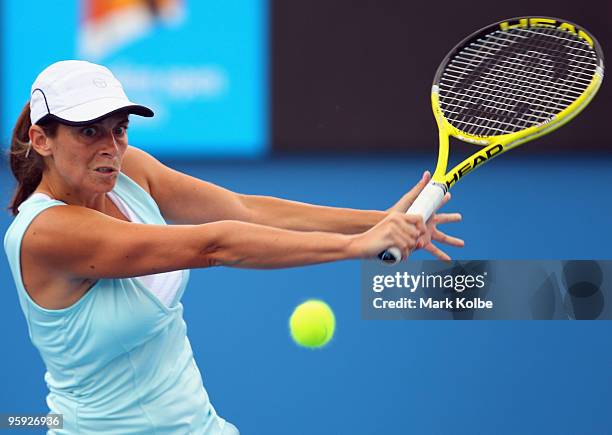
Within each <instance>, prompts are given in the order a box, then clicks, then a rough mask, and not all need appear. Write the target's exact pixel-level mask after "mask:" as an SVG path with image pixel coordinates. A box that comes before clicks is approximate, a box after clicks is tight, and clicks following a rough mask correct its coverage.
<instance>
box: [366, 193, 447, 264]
mask: <svg viewBox="0 0 612 435" xmlns="http://www.w3.org/2000/svg"><path fill="white" fill-rule="evenodd" d="M446 191H447V189H446V186H445V185H444V184H441V183H436V182H434V181H430V182H429V184H428V185H427V186H425V188H424V189H423V190H422V191H421V193H420V194H419V196H418V197H417V199H415V200H414V202H413V203H412V205H411V206H410V208H409V209H408V211H407V212H406V214H416V215H419V216H421V217H422V218H423V222H427V220H429V218H430V217H431V215H432V214H433V213H434V211H435V210H436V209H437V208H438V207H439V206H440V203H441V202H442V199H444V195H446ZM378 259H379V260H380V261H382V262H383V263H386V264H391V265H392V264H397V263H399V262H400V260H401V259H402V253H401V251H400V250H399V248H396V247H395V246H393V247H391V248H389V249H387V250H386V251H383V252H381V253H380V254H378Z"/></svg>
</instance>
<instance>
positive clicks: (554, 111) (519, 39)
mask: <svg viewBox="0 0 612 435" xmlns="http://www.w3.org/2000/svg"><path fill="white" fill-rule="evenodd" d="M603 72H604V66H603V54H602V50H601V47H600V45H599V43H598V42H597V40H596V39H595V38H594V37H593V35H591V34H590V33H588V32H587V31H586V30H584V29H583V28H581V27H580V26H578V25H576V24H574V23H571V22H568V21H565V20H561V19H558V18H549V17H519V18H513V19H509V20H505V21H501V22H498V23H495V24H492V25H490V26H487V27H485V28H483V29H481V30H479V31H478V32H476V33H474V34H472V35H470V36H468V37H467V38H465V39H464V40H463V41H461V42H460V43H459V44H458V45H457V46H456V47H455V48H453V49H452V50H451V52H450V53H449V54H448V55H447V56H446V58H444V60H443V61H442V63H441V64H440V66H439V67H438V70H437V72H436V76H435V78H434V81H433V86H432V89H431V106H432V109H433V113H434V116H435V118H436V123H437V125H438V131H439V151H438V163H437V165H436V169H435V171H434V174H433V176H432V179H431V182H430V183H429V184H428V185H427V186H426V187H425V188H424V189H423V191H422V192H421V194H420V195H419V196H418V197H417V199H416V200H415V201H414V203H413V204H412V205H411V206H410V208H409V209H408V211H407V212H406V213H408V214H418V215H421V216H422V217H423V220H424V221H427V220H428V219H429V217H430V216H431V215H432V213H433V212H434V211H435V210H436V209H437V208H438V206H439V205H440V203H441V201H442V199H443V197H444V195H445V194H446V192H447V191H448V190H449V189H450V188H451V187H453V186H454V185H455V184H457V182H458V181H460V180H461V179H462V177H464V176H465V175H466V174H468V173H469V172H471V171H473V170H474V169H476V168H478V167H480V166H482V165H483V164H484V163H486V162H488V161H489V160H491V159H492V158H494V157H497V156H499V155H501V154H503V153H505V152H506V151H508V150H511V149H512V148H514V147H516V146H518V145H520V144H523V143H525V142H527V141H530V140H532V139H535V138H537V137H540V136H542V135H545V134H547V133H549V132H551V131H553V130H555V129H557V128H559V127H560V126H562V125H563V124H565V123H566V122H568V121H569V120H570V119H572V118H573V117H574V116H576V115H577V114H578V113H580V112H581V111H582V109H584V108H585V107H586V106H587V104H589V102H590V101H591V99H592V98H593V97H594V96H595V94H596V92H597V90H598V89H599V87H600V85H601V82H602V80H603ZM450 136H454V137H456V138H457V139H460V140H462V141H465V142H469V143H473V144H475V145H479V146H480V147H479V149H478V151H476V152H475V153H474V154H472V155H471V156H470V157H468V158H467V159H465V160H463V161H462V162H461V163H459V164H458V165H456V166H455V167H453V168H452V169H451V170H447V165H448V156H449V138H450ZM378 258H379V259H381V260H382V261H384V262H385V263H391V264H395V263H397V262H398V261H400V259H401V252H400V250H399V249H398V248H397V247H392V248H389V249H387V250H386V251H384V252H382V253H380V254H379V255H378Z"/></svg>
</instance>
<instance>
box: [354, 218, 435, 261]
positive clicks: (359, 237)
mask: <svg viewBox="0 0 612 435" xmlns="http://www.w3.org/2000/svg"><path fill="white" fill-rule="evenodd" d="M426 232H427V228H426V227H425V224H424V222H423V218H422V217H421V216H418V215H412V214H405V213H400V212H397V211H394V212H391V213H389V215H388V216H387V217H386V218H385V219H383V220H382V221H380V222H379V223H378V224H376V225H375V226H373V227H372V228H370V229H369V230H368V231H366V232H365V233H361V234H356V235H354V236H351V237H352V240H351V249H352V252H353V256H354V257H359V258H374V257H376V256H377V255H378V254H380V253H381V252H383V251H385V250H386V249H388V248H391V247H392V246H396V247H397V248H399V250H400V251H401V253H402V259H405V258H406V257H407V256H408V255H409V254H410V252H412V251H414V250H415V249H418V248H421V247H422V246H417V244H418V243H419V237H421V236H422V235H424V234H425V233H426ZM421 243H422V242H421Z"/></svg>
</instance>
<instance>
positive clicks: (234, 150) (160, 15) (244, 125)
mask: <svg viewBox="0 0 612 435" xmlns="http://www.w3.org/2000/svg"><path fill="white" fill-rule="evenodd" d="M2 7H3V8H4V10H3V14H2V17H3V21H2V32H3V35H2V39H3V42H4V46H3V50H2V52H3V53H2V54H3V59H2V63H3V71H2V104H3V107H4V116H3V118H2V134H3V139H4V140H6V138H7V137H8V135H9V134H10V131H11V129H12V127H13V124H14V122H15V120H16V118H17V115H18V114H19V112H20V110H21V109H22V107H23V105H24V104H25V102H26V101H27V100H28V98H29V91H30V86H31V84H32V82H33V80H34V79H35V77H36V75H37V74H38V73H39V72H40V71H41V70H42V69H43V68H45V67H46V66H47V65H49V64H51V63H53V62H55V61H58V60H62V59H84V60H90V61H93V62H96V63H101V64H103V65H105V66H107V67H108V68H110V69H111V70H112V71H113V72H114V73H115V75H116V76H117V78H118V79H119V80H120V81H121V82H122V83H123V85H124V88H125V90H126V93H127V94H128V96H129V97H130V98H131V99H133V100H134V101H136V102H138V103H142V104H145V105H148V106H150V107H151V108H152V109H153V110H154V111H155V117H154V118H153V119H139V117H136V116H134V117H132V120H131V128H130V143H132V144H134V145H137V146H139V147H141V148H143V149H146V150H148V151H150V152H152V153H154V154H155V155H156V156H172V157H175V156H176V157H192V156H212V155H216V156H224V157H227V156H229V157H232V156H259V155H262V154H265V152H266V149H267V144H268V142H269V140H268V131H267V130H268V128H267V125H268V115H267V114H268V107H267V98H268V91H267V71H266V70H267V64H268V59H267V44H268V41H267V28H268V23H267V17H268V8H267V2H266V0H250V1H248V2H241V1H235V0H232V1H222V2H212V1H188V0H79V1H67V0H62V1H53V2H24V1H21V0H3V2H2Z"/></svg>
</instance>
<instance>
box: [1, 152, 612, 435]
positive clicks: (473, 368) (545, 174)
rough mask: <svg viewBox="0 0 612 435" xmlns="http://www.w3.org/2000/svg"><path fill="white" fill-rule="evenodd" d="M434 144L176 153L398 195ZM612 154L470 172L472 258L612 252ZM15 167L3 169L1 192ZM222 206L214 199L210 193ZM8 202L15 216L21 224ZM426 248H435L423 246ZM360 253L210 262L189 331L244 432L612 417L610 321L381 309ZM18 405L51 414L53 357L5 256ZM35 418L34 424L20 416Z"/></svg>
mask: <svg viewBox="0 0 612 435" xmlns="http://www.w3.org/2000/svg"><path fill="white" fill-rule="evenodd" d="M432 159H433V156H421V157H411V156H386V157H375V156H369V157H366V156H363V157H351V158H349V159H342V158H339V157H330V158H322V157H303V158H277V159H272V160H262V161H258V160H255V161H239V162H229V161H228V162H225V161H212V162H203V163H185V162H170V164H171V165H172V166H173V167H175V168H176V169H179V170H183V171H185V172H187V173H190V174H192V175H195V176H198V177H201V178H203V179H206V180H208V181H212V182H214V183H218V184H220V185H222V186H225V187H227V188H230V189H233V190H236V191H240V192H243V193H254V194H255V193H256V194H267V195H274V196H280V197H283V198H290V199H295V200H300V201H306V202H313V203H319V204H325V205H334V206H343V207H355V208H368V209H382V208H386V207H389V206H390V205H392V204H393V202H394V201H395V200H396V199H398V198H399V196H400V195H401V194H402V193H404V192H405V191H406V190H407V189H409V188H410V187H411V186H412V185H413V184H414V183H415V182H416V181H417V179H418V178H419V177H420V175H421V172H422V170H423V169H425V168H430V169H431V166H432V163H433V162H432ZM610 185H612V156H611V155H599V156H588V157H578V156H577V155H567V156H558V157H555V158H548V157H545V156H536V157H529V154H528V153H526V152H523V151H522V150H521V151H520V152H517V153H516V155H513V154H512V153H510V154H509V155H508V157H506V156H504V157H502V158H500V159H497V160H495V161H493V162H491V163H490V164H488V165H487V167H486V168H483V169H480V170H478V171H476V172H475V173H474V174H470V175H469V176H467V177H466V178H465V180H463V181H462V182H461V183H460V185H458V186H457V188H456V189H454V190H453V195H454V197H453V199H452V201H451V202H450V204H449V205H448V206H447V209H448V211H460V212H461V213H463V216H464V221H463V222H462V223H459V224H452V226H451V225H449V226H448V228H447V231H448V232H449V233H451V234H453V235H457V236H459V237H462V238H464V239H465V241H466V247H465V248H464V249H463V250H460V249H449V250H448V251H449V253H451V255H452V256H454V257H455V258H459V259H611V258H612V248H611V247H612V227H611V224H612V202H611V201H610V195H609V193H607V192H608V187H609V186H610ZM12 186H13V181H12V178H11V175H10V174H9V173H8V169H7V166H6V165H5V166H4V167H2V169H0V198H1V199H2V203H3V204H5V203H6V202H7V201H8V198H9V195H10V192H11V189H12ZM202 207H206V204H202ZM9 222H10V216H9V215H8V213H5V214H2V215H1V216H0V229H2V233H4V231H5V229H6V227H7V226H8V224H9ZM421 258H422V257H421ZM359 272H360V262H359V261H346V262H341V263H335V264H325V265H319V266H311V267H303V268H294V269H287V270H275V271H249V270H236V269H229V268H217V269H210V270H205V269H202V270H196V271H194V272H193V273H192V275H191V277H192V278H191V282H190V284H189V287H188V289H187V291H186V294H185V296H184V298H183V304H184V306H185V317H186V322H187V325H188V334H189V337H190V340H191V343H192V346H193V348H194V352H195V357H196V361H197V362H198V365H199V367H200V369H201V371H202V374H203V377H204V384H205V386H206V388H207V390H208V393H209V395H210V398H211V400H212V403H213V405H214V406H215V408H216V409H217V411H218V412H219V414H220V415H222V416H223V417H225V418H226V419H228V420H229V421H231V422H233V423H234V424H236V426H238V427H239V428H240V430H241V433H242V434H243V435H250V434H256V435H259V434H265V435H281V434H282V435H291V434H295V435H302V434H304V435H306V434H308V435H311V434H318V435H319V434H320V435H332V434H334V435H335V434H351V435H377V434H388V435H405V434H470V435H472V434H493V433H495V434H605V433H612V414H611V413H610V407H611V406H612V390H611V389H610V385H612V338H611V337H612V334H611V331H612V324H611V323H610V322H606V321H599V322H598V321H584V322H555V321H524V322H520V321H489V322H484V321H481V322H478V321H476V322H459V321H456V322H433V321H364V320H361V318H360V291H359V288H360V286H359ZM0 284H1V287H0V288H1V289H2V292H3V295H4V298H3V303H2V304H0V330H1V331H2V337H3V340H2V344H3V350H2V355H3V357H2V360H1V362H0V368H1V370H0V386H1V388H0V412H19V413H36V412H45V411H46V406H45V402H44V397H45V394H46V387H45V385H44V381H43V374H44V367H43V364H42V362H41V360H40V357H39V355H38V353H37V352H36V350H35V349H34V348H33V347H32V345H31V344H30V342H29V339H28V334H27V328H26V323H25V321H24V318H23V314H22V313H21V310H20V308H19V304H18V301H17V295H16V290H15V289H14V286H13V282H12V280H11V278H10V276H9V270H8V266H7V264H6V260H3V261H2V262H0ZM313 297H314V298H321V299H324V300H326V301H327V302H328V303H329V304H330V305H331V307H332V308H333V309H334V311H335V313H336V318H337V329H336V335H335V337H334V339H333V341H332V342H331V344H330V345H329V346H327V347H326V348H324V349H321V350H317V351H309V350H305V349H302V348H298V347H297V346H296V345H295V344H293V342H292V341H291V339H290V336H289V331H288V318H289V315H290V314H291V311H292V310H293V308H294V307H295V306H296V305H297V304H299V303H300V302H302V301H304V300H305V299H308V298H313ZM20 433H26V432H20Z"/></svg>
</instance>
